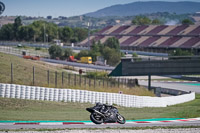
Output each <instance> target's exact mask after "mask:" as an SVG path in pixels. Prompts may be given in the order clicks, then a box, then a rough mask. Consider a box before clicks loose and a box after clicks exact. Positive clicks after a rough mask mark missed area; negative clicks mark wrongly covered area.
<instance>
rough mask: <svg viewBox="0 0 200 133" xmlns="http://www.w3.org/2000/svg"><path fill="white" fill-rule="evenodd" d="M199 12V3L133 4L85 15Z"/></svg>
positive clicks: (151, 2)
mask: <svg viewBox="0 0 200 133" xmlns="http://www.w3.org/2000/svg"><path fill="white" fill-rule="evenodd" d="M198 11H200V2H189V1H186V2H161V1H149V2H133V3H130V4H124V5H114V6H110V7H106V8H104V9H100V10H98V11H96V12H91V13H87V14H85V15H86V16H90V17H106V16H134V15H139V14H146V13H156V12H169V13H177V14H184V13H195V12H198Z"/></svg>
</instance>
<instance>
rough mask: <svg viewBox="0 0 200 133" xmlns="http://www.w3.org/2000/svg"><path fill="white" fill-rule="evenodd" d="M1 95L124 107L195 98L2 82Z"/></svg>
mask: <svg viewBox="0 0 200 133" xmlns="http://www.w3.org/2000/svg"><path fill="white" fill-rule="evenodd" d="M0 97H6V98H18V99H30V100H45V101H63V102H81V103H87V102H89V103H93V104H94V103H96V102H101V103H107V104H110V105H112V104H116V105H120V106H124V107H166V106H168V105H175V104H179V103H184V102H188V101H191V100H194V99H195V93H194V92H192V93H189V94H184V95H179V96H170V97H149V96H135V95H125V94H117V93H105V92H94V91H87V90H73V89H57V88H44V87H35V86H24V85H16V84H2V83H0Z"/></svg>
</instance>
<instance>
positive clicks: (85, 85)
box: [84, 77, 87, 88]
mask: <svg viewBox="0 0 200 133" xmlns="http://www.w3.org/2000/svg"><path fill="white" fill-rule="evenodd" d="M84 84H85V88H87V78H86V77H85V83H84Z"/></svg>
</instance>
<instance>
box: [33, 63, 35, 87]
mask: <svg viewBox="0 0 200 133" xmlns="http://www.w3.org/2000/svg"><path fill="white" fill-rule="evenodd" d="M33 85H35V67H34V66H33Z"/></svg>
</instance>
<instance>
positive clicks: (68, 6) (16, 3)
mask: <svg viewBox="0 0 200 133" xmlns="http://www.w3.org/2000/svg"><path fill="white" fill-rule="evenodd" d="M0 1H1V2H3V3H4V4H5V6H6V9H5V11H4V12H3V14H2V15H3V16H6V15H7V16H23V15H25V16H32V17H38V16H42V17H46V16H53V17H59V16H66V17H70V16H77V15H82V14H85V13H89V12H94V11H97V10H99V9H102V8H105V7H109V6H112V5H116V4H127V3H132V2H136V1H150V0H0ZM151 1H172V2H174V1H186V0H151ZM188 1H196V2H200V0H188Z"/></svg>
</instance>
